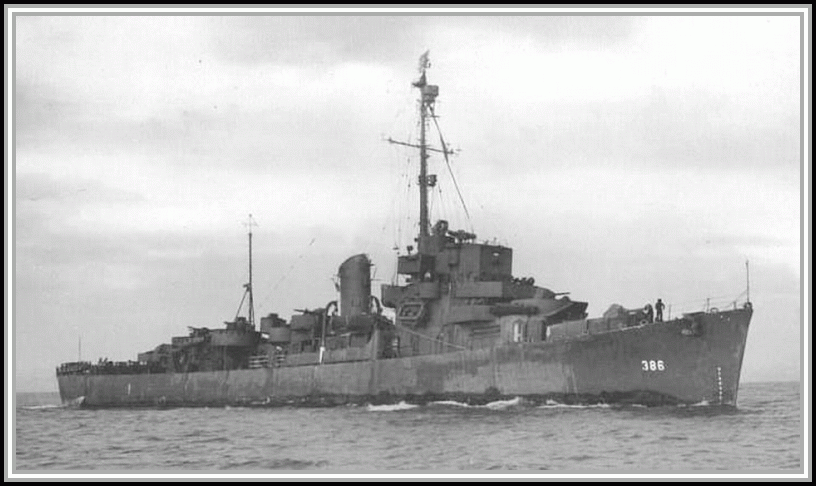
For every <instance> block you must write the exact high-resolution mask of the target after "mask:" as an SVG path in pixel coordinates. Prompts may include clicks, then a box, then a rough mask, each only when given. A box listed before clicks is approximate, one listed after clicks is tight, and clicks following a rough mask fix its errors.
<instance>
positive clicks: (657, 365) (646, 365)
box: [640, 359, 666, 371]
mask: <svg viewBox="0 0 816 486" xmlns="http://www.w3.org/2000/svg"><path fill="white" fill-rule="evenodd" d="M640 364H641V366H642V368H641V369H642V370H643V371H664V370H665V369H666V365H665V364H664V363H663V360H662V359H659V360H657V361H655V360H650V361H646V360H645V359H644V360H643V361H641V362H640Z"/></svg>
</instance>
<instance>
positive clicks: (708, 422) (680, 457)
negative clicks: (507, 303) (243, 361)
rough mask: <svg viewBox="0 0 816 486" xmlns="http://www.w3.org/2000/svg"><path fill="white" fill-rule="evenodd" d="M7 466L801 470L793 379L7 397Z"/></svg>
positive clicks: (206, 469)
mask: <svg viewBox="0 0 816 486" xmlns="http://www.w3.org/2000/svg"><path fill="white" fill-rule="evenodd" d="M15 410H16V417H15V421H16V424H15V425H16V435H15V437H14V439H15V441H14V443H13V446H14V448H15V456H14V462H13V471H14V472H16V473H26V472H35V471H37V472H59V471H64V472H67V473H72V472H73V473H76V472H83V471H89V472H94V471H95V472H119V473H127V474H139V473H146V472H219V471H221V472H224V471H232V472H253V473H255V472H260V473H282V472H291V471H305V472H312V473H332V472H336V473H340V474H342V473H351V472H354V473H366V472H379V473H383V472H385V473H389V472H393V473H411V472H431V473H434V472H447V471H450V472H455V473H471V472H476V473H480V472H481V473H490V472H505V473H508V472H518V473H522V472H525V473H546V472H560V473H570V472H580V473H617V472H621V473H638V472H651V473H654V472H658V473H661V472H665V473H670V474H682V473H695V472H696V473H700V472H735V473H752V472H753V473H767V472H775V473H785V472H788V473H797V472H799V473H801V471H802V469H801V468H802V467H803V462H802V461H803V459H804V456H803V454H804V445H803V424H802V416H801V404H800V386H799V383H796V382H794V383H745V384H743V385H741V387H740V396H739V406H738V407H737V408H736V409H734V408H725V409H723V408H719V407H707V406H690V407H676V406H672V407H657V408H646V407H632V406H627V407H614V406H600V405H596V406H568V405H561V404H558V403H549V404H547V405H543V406H532V405H527V404H525V403H524V401H523V400H521V399H513V400H507V401H499V402H494V403H491V404H488V405H486V406H479V407H477V406H466V405H464V404H461V403H457V402H437V403H433V404H429V405H424V406H414V405H409V404H404V403H402V404H398V405H388V406H371V405H368V406H342V407H334V408H240V407H236V408H230V407H226V408H176V409H134V410H82V409H77V408H70V407H63V406H61V405H59V396H58V395H56V394H17V403H16V409H15Z"/></svg>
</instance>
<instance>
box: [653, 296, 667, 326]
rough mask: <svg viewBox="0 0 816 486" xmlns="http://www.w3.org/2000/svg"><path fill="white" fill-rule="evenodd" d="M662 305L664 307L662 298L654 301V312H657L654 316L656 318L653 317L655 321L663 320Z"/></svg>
mask: <svg viewBox="0 0 816 486" xmlns="http://www.w3.org/2000/svg"><path fill="white" fill-rule="evenodd" d="M664 307H666V305H665V304H663V301H662V300H660V299H657V302H656V303H655V312H656V314H657V315H656V316H655V317H656V319H655V320H656V321H657V322H663V308H664Z"/></svg>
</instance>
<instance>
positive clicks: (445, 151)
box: [430, 105, 473, 232]
mask: <svg viewBox="0 0 816 486" xmlns="http://www.w3.org/2000/svg"><path fill="white" fill-rule="evenodd" d="M430 108H431V119H432V120H433V122H434V125H435V126H436V132H437V133H439V143H440V144H441V145H442V155H443V156H444V157H445V165H446V166H447V167H448V172H449V173H450V176H451V179H453V187H455V188H456V194H458V195H459V201H461V202H462V207H463V208H464V209H465V215H466V216H467V220H468V225H469V226H470V231H471V232H473V222H472V221H471V219H470V211H468V208H467V204H465V198H464V197H462V191H461V190H459V183H458V182H456V176H455V175H453V169H452V168H451V165H450V160H449V159H448V146H447V145H446V144H445V139H444V138H442V130H440V129H439V122H438V121H436V113H435V112H434V108H433V105H431V107H430Z"/></svg>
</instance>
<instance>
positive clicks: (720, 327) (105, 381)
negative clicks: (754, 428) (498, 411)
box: [58, 309, 751, 407]
mask: <svg viewBox="0 0 816 486" xmlns="http://www.w3.org/2000/svg"><path fill="white" fill-rule="evenodd" d="M750 318H751V310H750V309H739V310H732V311H727V312H719V313H709V314H702V315H701V316H700V318H699V322H700V325H699V327H698V328H696V329H695V332H693V333H692V332H691V331H690V329H689V325H688V322H689V321H688V320H674V321H668V322H661V323H655V324H647V325H644V326H639V327H633V328H628V329H624V330H619V331H612V332H606V333H600V334H588V335H582V336H578V337H575V338H573V339H569V340H563V341H554V342H540V343H520V344H510V345H505V346H500V347H495V348H490V349H479V350H463V351H456V352H450V353H443V354H434V355H423V356H413V357H401V358H400V357H398V358H391V359H379V360H373V359H371V360H364V361H356V362H343V363H330V364H320V365H305V366H294V367H280V368H260V369H249V370H231V371H217V372H195V373H162V374H123V375H87V374H84V375H83V374H74V375H61V376H58V381H59V389H60V395H61V398H62V400H63V402H65V403H68V402H81V403H82V406H85V407H139V406H224V405H233V406H236V405H237V406H241V405H270V406H273V405H291V404H303V405H313V406H314V405H339V404H347V403H396V402H398V401H403V400H404V401H408V402H414V403H422V402H427V401H434V400H458V401H465V402H468V403H486V402H489V401H493V400H498V399H503V398H510V397H517V396H519V397H525V398H526V399H528V400H531V401H533V402H545V401H547V400H554V401H558V402H561V403H598V402H604V403H637V404H643V405H647V406H650V405H663V404H678V403H685V404H698V403H708V404H711V405H732V406H735V405H736V403H737V395H738V390H739V377H740V370H741V367H742V358H743V353H744V349H745V342H746V338H747V333H748V326H749V322H750Z"/></svg>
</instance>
